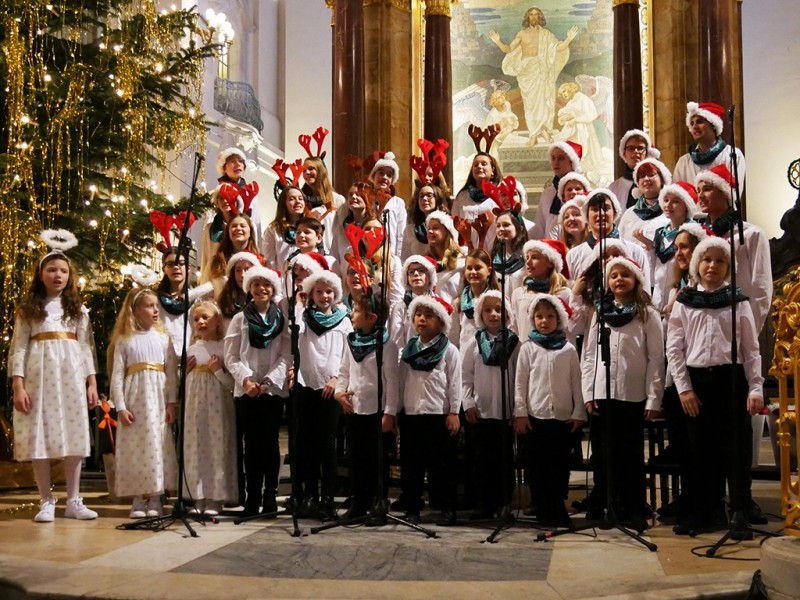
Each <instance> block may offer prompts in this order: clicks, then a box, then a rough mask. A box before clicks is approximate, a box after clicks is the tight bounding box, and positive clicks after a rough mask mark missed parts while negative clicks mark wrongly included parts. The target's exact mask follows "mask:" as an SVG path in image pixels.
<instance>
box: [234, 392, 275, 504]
mask: <svg viewBox="0 0 800 600" xmlns="http://www.w3.org/2000/svg"><path fill="white" fill-rule="evenodd" d="M283 404H284V399H283V398H281V397H280V396H274V395H271V394H263V395H261V396H256V397H255V398H253V397H251V396H239V397H238V398H236V407H237V413H239V412H241V416H242V421H241V424H242V434H243V440H244V470H245V481H246V489H247V499H246V501H245V507H247V508H249V509H251V510H258V509H259V508H261V504H262V500H263V499H264V498H267V499H268V500H269V499H271V500H274V499H275V492H276V490H277V488H278V473H279V471H280V460H281V452H280V447H279V445H278V432H279V431H280V427H281V417H282V416H283Z"/></svg>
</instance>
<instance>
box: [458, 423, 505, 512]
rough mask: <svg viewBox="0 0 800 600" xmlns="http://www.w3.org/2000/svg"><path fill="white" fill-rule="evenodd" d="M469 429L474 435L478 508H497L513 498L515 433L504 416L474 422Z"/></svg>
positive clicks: (474, 474) (473, 448)
mask: <svg viewBox="0 0 800 600" xmlns="http://www.w3.org/2000/svg"><path fill="white" fill-rule="evenodd" d="M467 429H468V430H469V431H470V432H471V434H472V442H473V443H472V445H471V447H470V450H471V452H470V462H471V464H472V477H473V481H474V482H475V489H476V491H477V502H478V508H479V509H481V510H487V511H488V510H491V511H494V510H497V509H498V508H500V507H502V506H503V505H504V504H505V502H506V500H507V499H510V498H511V487H512V484H513V480H514V452H513V441H514V432H513V430H512V429H511V426H510V425H509V422H508V421H503V420H502V419H479V420H478V422H477V423H476V424H474V425H473V424H471V423H468V424H467ZM503 461H505V462H503ZM504 464H505V466H506V469H505V472H504V471H503V465H504Z"/></svg>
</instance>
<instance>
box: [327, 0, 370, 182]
mask: <svg viewBox="0 0 800 600" xmlns="http://www.w3.org/2000/svg"><path fill="white" fill-rule="evenodd" d="M331 4H333V158H332V159H331V161H330V163H329V164H331V165H332V171H333V173H332V180H333V187H334V189H337V190H345V191H346V190H347V188H348V187H349V185H350V183H351V182H352V180H353V173H352V171H351V170H350V167H349V166H348V165H347V162H346V160H345V157H346V156H347V155H348V154H354V155H356V156H364V154H365V148H364V106H365V98H364V14H363V7H362V3H361V0H335V2H334V1H333V0H331Z"/></svg>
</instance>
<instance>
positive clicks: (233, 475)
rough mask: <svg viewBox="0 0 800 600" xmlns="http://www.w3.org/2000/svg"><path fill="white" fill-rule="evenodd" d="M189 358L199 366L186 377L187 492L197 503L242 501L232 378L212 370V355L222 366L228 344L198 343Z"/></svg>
mask: <svg viewBox="0 0 800 600" xmlns="http://www.w3.org/2000/svg"><path fill="white" fill-rule="evenodd" d="M188 355H189V356H194V357H195V359H196V360H197V365H196V366H195V368H194V369H192V370H191V371H189V373H188V375H187V376H186V414H185V416H184V430H183V431H184V435H183V447H184V457H185V459H186V487H187V489H188V491H189V493H190V494H191V497H192V498H194V499H196V500H197V499H201V498H208V499H209V500H233V499H234V498H238V496H239V487H238V483H237V479H238V471H237V468H236V409H235V407H234V405H233V377H232V376H231V374H230V373H228V372H227V371H226V370H225V369H224V368H220V369H219V370H218V371H217V372H212V371H211V369H210V368H209V367H208V362H209V360H210V359H211V357H212V356H218V357H219V359H220V366H221V365H222V359H223V358H224V356H225V350H224V348H223V343H222V341H211V342H205V341H202V340H199V341H197V342H195V343H194V344H192V345H191V346H190V347H189V350H188Z"/></svg>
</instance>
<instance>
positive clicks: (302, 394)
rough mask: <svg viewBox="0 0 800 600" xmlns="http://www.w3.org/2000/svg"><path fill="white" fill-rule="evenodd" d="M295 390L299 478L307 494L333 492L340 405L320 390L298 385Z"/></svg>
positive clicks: (314, 494)
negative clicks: (323, 395) (297, 420)
mask: <svg viewBox="0 0 800 600" xmlns="http://www.w3.org/2000/svg"><path fill="white" fill-rule="evenodd" d="M298 385H299V384H298ZM297 394H298V397H297V401H298V413H299V414H298V419H299V423H298V428H297V429H298V430H297V440H296V445H297V463H296V464H297V477H298V480H299V482H300V483H301V484H302V486H303V492H304V495H305V496H306V497H311V498H316V497H318V496H319V495H322V497H323V498H324V497H329V496H334V494H335V493H336V478H337V466H336V430H337V427H338V424H339V417H340V415H341V414H342V409H341V407H340V405H339V403H338V402H337V401H336V400H334V399H333V397H331V398H323V397H322V390H314V389H311V388H307V387H305V386H302V385H300V387H299V389H298V392H297ZM320 480H321V482H322V485H321V486H320Z"/></svg>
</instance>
